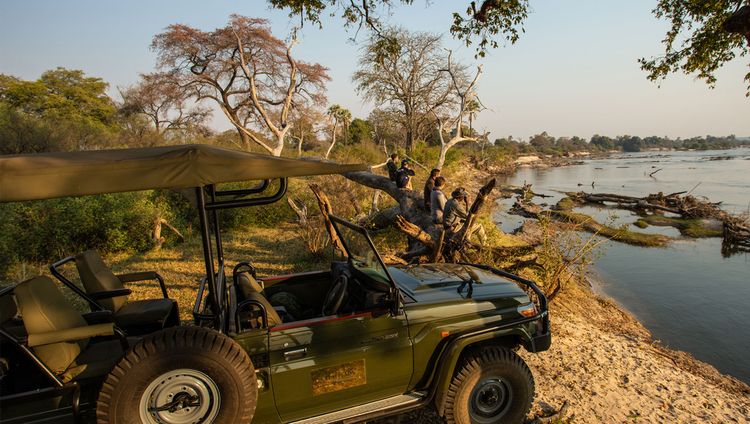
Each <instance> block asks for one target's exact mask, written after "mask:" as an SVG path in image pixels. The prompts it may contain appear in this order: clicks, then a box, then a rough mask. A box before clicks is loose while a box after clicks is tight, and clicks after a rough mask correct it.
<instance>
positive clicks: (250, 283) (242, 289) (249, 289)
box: [234, 271, 263, 299]
mask: <svg viewBox="0 0 750 424" xmlns="http://www.w3.org/2000/svg"><path fill="white" fill-rule="evenodd" d="M234 278H235V280H236V281H237V289H238V294H239V295H240V296H242V297H241V298H242V299H247V297H248V296H249V295H250V294H251V293H260V292H262V291H263V286H261V285H260V283H259V282H258V280H256V279H255V278H254V277H253V275H252V274H251V273H250V271H242V272H238V273H237V274H236V275H235V276H234Z"/></svg>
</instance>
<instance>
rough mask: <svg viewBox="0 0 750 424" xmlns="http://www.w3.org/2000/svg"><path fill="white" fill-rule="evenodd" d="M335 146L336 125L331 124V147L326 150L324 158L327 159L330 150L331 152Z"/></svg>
mask: <svg viewBox="0 0 750 424" xmlns="http://www.w3.org/2000/svg"><path fill="white" fill-rule="evenodd" d="M335 145H336V124H333V136H332V138H331V145H330V146H328V150H326V156H325V158H326V159H328V156H329V155H330V154H331V150H333V146H335Z"/></svg>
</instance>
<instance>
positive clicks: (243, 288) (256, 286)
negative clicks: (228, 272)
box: [234, 270, 283, 328]
mask: <svg viewBox="0 0 750 424" xmlns="http://www.w3.org/2000/svg"><path fill="white" fill-rule="evenodd" d="M234 281H235V284H236V285H237V304H238V305H239V304H241V303H242V302H243V301H246V300H254V301H256V302H258V303H260V304H261V305H263V308H264V309H265V310H266V314H267V315H268V328H271V327H273V326H274V325H278V324H281V323H282V322H283V320H282V319H281V316H279V313H278V312H276V309H274V308H273V305H271V302H269V301H268V299H266V297H265V296H263V293H261V292H262V291H263V286H261V285H260V283H259V282H258V280H256V279H255V277H254V276H253V275H252V272H251V271H250V270H244V271H239V272H237V273H235V274H234Z"/></svg>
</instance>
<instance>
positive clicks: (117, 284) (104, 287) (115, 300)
mask: <svg viewBox="0 0 750 424" xmlns="http://www.w3.org/2000/svg"><path fill="white" fill-rule="evenodd" d="M76 268H78V274H79V275H80V276H81V282H82V283H83V287H84V288H85V289H86V293H97V292H102V291H111V290H117V289H121V288H123V285H122V282H121V281H120V279H119V278H117V276H116V275H115V274H114V273H113V272H112V270H110V269H109V268H108V267H107V265H105V264H104V261H103V260H102V257H101V255H99V252H97V251H96V250H87V251H85V252H83V253H81V254H79V255H77V256H76ZM127 301H128V297H127V296H117V297H111V298H107V299H101V300H99V301H98V302H99V304H100V305H102V306H103V307H104V308H105V309H109V310H110V311H112V312H117V311H119V310H120V308H122V305H124V304H125V302H127Z"/></svg>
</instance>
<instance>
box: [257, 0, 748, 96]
mask: <svg viewBox="0 0 750 424" xmlns="http://www.w3.org/2000/svg"><path fill="white" fill-rule="evenodd" d="M268 2H269V3H270V4H271V5H272V6H273V7H275V8H278V9H288V10H289V15H290V16H291V17H298V18H299V19H300V21H301V22H304V21H306V20H307V21H310V22H313V23H315V24H317V25H322V24H321V16H322V14H323V13H324V11H326V10H331V9H335V10H338V11H340V13H341V18H342V19H344V21H345V23H346V25H347V26H350V27H351V26H355V27H356V28H357V30H359V29H360V28H362V27H367V28H370V29H371V30H372V31H373V32H374V33H375V34H376V35H377V36H379V37H380V38H381V39H382V40H384V42H382V43H381V44H380V46H381V47H386V48H387V49H390V50H397V49H398V46H397V43H396V42H395V40H393V39H392V38H388V37H387V35H386V34H385V32H384V30H383V28H384V27H386V23H384V21H385V20H384V19H383V16H386V17H387V16H388V15H389V12H390V9H391V8H392V7H393V6H394V5H396V4H402V5H411V4H413V3H414V0H361V1H356V2H355V1H351V0H350V1H347V0H268ZM455 3H456V4H458V6H457V8H458V9H459V10H458V11H456V12H453V23H452V25H451V27H450V32H451V34H452V35H453V36H454V37H456V38H457V39H459V40H462V41H464V42H465V43H466V45H467V46H468V45H471V44H474V43H475V46H476V53H477V55H478V56H484V55H485V54H486V53H487V51H488V49H490V48H496V47H498V46H499V42H498V40H504V41H505V42H506V43H510V44H513V43H515V42H516V41H517V40H518V39H519V37H520V35H521V34H522V33H523V32H524V27H523V24H524V21H525V20H526V19H527V18H528V15H529V13H530V11H531V9H530V3H529V0H482V1H478V0H472V1H467V0H462V1H459V2H455ZM428 4H429V3H428ZM460 5H463V7H461V6H460ZM335 13H336V12H332V13H331V15H334V14H335ZM653 13H654V15H655V16H656V17H657V18H659V19H666V20H668V21H669V23H670V28H669V30H668V31H667V34H666V36H665V38H664V40H663V43H664V46H665V52H664V55H663V56H658V57H654V58H641V59H640V60H639V62H640V64H641V67H642V68H643V70H645V71H646V72H648V78H649V79H651V80H653V81H657V80H660V79H663V78H665V77H666V76H668V75H669V74H672V73H677V72H682V73H685V74H695V75H697V77H698V78H700V79H703V80H705V81H706V82H707V83H708V84H709V85H711V86H713V84H714V83H715V82H716V71H717V70H718V69H719V68H721V67H722V66H723V65H724V64H725V63H727V62H730V61H732V60H734V59H735V58H737V57H742V56H745V55H746V54H747V53H748V51H750V0H716V1H705V0H659V1H658V3H657V6H656V8H655V9H654V10H653ZM745 80H746V81H747V82H748V92H747V94H748V96H750V72H748V74H747V75H746V77H745Z"/></svg>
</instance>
